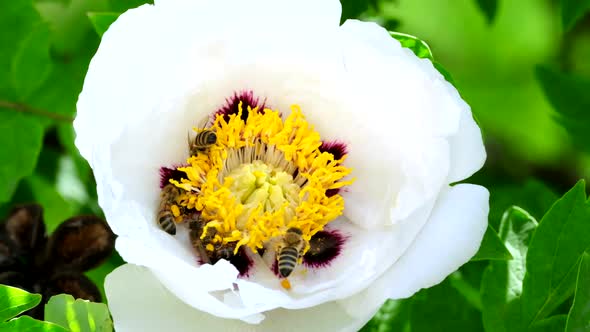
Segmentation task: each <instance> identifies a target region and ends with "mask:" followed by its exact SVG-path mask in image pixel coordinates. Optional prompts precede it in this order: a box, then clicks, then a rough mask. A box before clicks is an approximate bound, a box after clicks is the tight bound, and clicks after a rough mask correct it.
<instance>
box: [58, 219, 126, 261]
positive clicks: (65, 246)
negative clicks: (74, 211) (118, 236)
mask: <svg viewBox="0 0 590 332" xmlns="http://www.w3.org/2000/svg"><path fill="white" fill-rule="evenodd" d="M114 245H115V235H114V234H113V232H112V231H111V229H110V228H109V226H108V225H107V223H106V222H105V221H104V220H102V219H100V218H98V217H95V216H77V217H73V218H70V219H68V220H66V221H64V222H63V223H62V224H61V225H59V227H57V229H56V230H55V232H53V234H52V235H51V237H50V239H49V244H48V249H47V255H48V256H47V257H48V262H47V264H48V265H53V268H54V270H55V271H58V270H60V269H62V268H66V269H71V270H80V271H86V270H89V269H91V268H93V267H96V266H98V265H99V264H101V263H102V262H103V261H104V260H105V259H106V258H107V257H109V256H110V255H111V253H112V252H113V248H114Z"/></svg>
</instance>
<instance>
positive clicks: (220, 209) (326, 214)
mask: <svg viewBox="0 0 590 332" xmlns="http://www.w3.org/2000/svg"><path fill="white" fill-rule="evenodd" d="M245 113H247V116H243V112H242V104H241V103H240V105H239V111H238V113H237V114H231V115H229V116H228V115H225V116H224V115H219V114H218V115H217V116H216V118H215V120H214V122H213V124H212V125H211V126H210V127H207V128H202V129H195V131H196V132H197V138H196V140H197V141H198V140H199V135H200V134H201V133H211V132H213V133H215V135H216V138H217V139H216V142H215V144H213V145H210V146H206V147H202V148H201V147H198V148H196V149H191V151H196V152H191V153H193V155H191V156H190V157H189V158H188V160H187V163H188V166H186V167H179V168H178V169H177V170H178V171H181V172H183V173H184V174H185V177H183V178H182V179H180V181H177V180H174V179H171V180H170V182H171V183H173V184H174V185H176V186H177V187H179V188H182V189H183V191H182V194H181V196H180V198H179V200H178V204H179V206H181V207H182V209H183V210H185V211H190V210H196V211H198V212H199V213H200V218H199V223H201V224H202V225H201V226H202V233H201V236H200V239H201V240H202V241H203V244H204V247H205V248H206V249H207V250H208V251H214V250H216V248H220V247H225V248H231V250H232V251H233V253H234V254H236V253H237V252H238V249H239V248H240V247H247V248H250V249H251V250H253V251H255V252H256V251H259V250H260V249H263V248H265V249H266V248H267V246H268V245H270V244H276V243H277V242H280V240H281V239H282V238H283V237H284V236H285V234H286V232H287V230H288V229H291V228H296V229H299V230H301V238H302V240H303V241H304V246H303V249H302V252H301V253H300V254H301V255H303V254H304V253H305V252H307V250H309V243H310V242H309V241H310V239H311V237H312V236H313V235H314V234H316V233H317V232H320V231H322V230H323V229H324V226H325V225H326V224H328V223H329V222H330V221H332V220H334V219H335V218H336V217H338V216H339V215H341V214H342V212H343V210H344V199H343V198H342V196H341V195H338V194H333V193H334V192H335V191H337V190H338V189H340V188H342V187H343V186H346V185H348V184H351V183H352V182H353V180H344V178H345V177H346V176H348V175H349V174H350V172H351V170H350V169H349V168H346V167H345V166H343V165H342V163H343V162H344V160H345V159H346V154H344V155H342V156H338V157H339V159H336V158H335V156H334V154H332V153H330V152H326V151H321V149H320V147H321V146H322V141H321V139H320V135H319V133H318V132H316V131H315V130H314V129H313V127H312V126H311V125H309V123H308V122H307V121H306V119H305V117H304V116H303V114H302V112H301V110H300V108H299V106H297V105H294V106H292V107H291V114H290V115H289V116H288V117H287V118H286V119H284V120H283V118H282V116H281V114H280V113H279V112H278V111H275V110H270V109H264V110H262V111H259V110H258V108H253V109H252V108H250V107H248V109H247V112H245ZM327 192H328V194H327ZM275 249H276V248H275Z"/></svg>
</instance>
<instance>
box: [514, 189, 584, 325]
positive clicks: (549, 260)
mask: <svg viewBox="0 0 590 332" xmlns="http://www.w3.org/2000/svg"><path fill="white" fill-rule="evenodd" d="M589 220H590V204H589V203H588V202H587V201H586V192H585V183H584V181H583V180H582V181H579V182H578V183H577V184H576V185H575V186H574V188H573V189H571V190H570V191H569V192H567V193H566V194H565V195H564V196H563V197H562V198H561V199H559V200H558V201H557V202H556V203H555V204H554V205H553V206H552V207H551V209H550V210H549V212H547V214H545V216H544V217H543V219H542V220H541V222H540V223H539V227H538V228H537V230H536V231H535V234H534V236H533V238H532V240H531V243H530V246H529V250H528V254H527V262H526V275H525V279H524V285H523V293H522V321H523V323H524V325H525V326H531V325H533V324H534V323H536V322H538V321H540V320H543V319H544V318H546V317H548V316H549V315H550V314H551V313H552V312H553V310H554V309H555V308H557V307H558V306H559V305H560V304H561V303H563V302H564V301H565V300H566V299H568V298H569V297H570V296H571V295H572V294H573V293H574V289H575V286H576V276H577V272H578V264H579V262H580V259H581V257H582V255H583V254H584V252H585V251H587V250H589V249H590V222H588V221H589Z"/></svg>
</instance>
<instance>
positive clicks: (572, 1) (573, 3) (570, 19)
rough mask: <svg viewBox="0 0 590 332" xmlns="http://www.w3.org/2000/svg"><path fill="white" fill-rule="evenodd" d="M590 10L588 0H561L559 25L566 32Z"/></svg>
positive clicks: (589, 0)
mask: <svg viewBox="0 0 590 332" xmlns="http://www.w3.org/2000/svg"><path fill="white" fill-rule="evenodd" d="M589 10H590V0H561V23H562V24H563V28H564V30H566V31H568V30H570V29H571V28H573V27H574V25H576V23H577V22H578V21H579V20H580V19H581V18H582V17H583V16H584V14H586V12H588V11H589Z"/></svg>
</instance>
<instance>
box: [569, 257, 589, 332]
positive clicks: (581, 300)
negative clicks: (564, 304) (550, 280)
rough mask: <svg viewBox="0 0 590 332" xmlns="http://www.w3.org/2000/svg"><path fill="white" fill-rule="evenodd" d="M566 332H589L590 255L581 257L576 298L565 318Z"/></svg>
mask: <svg viewBox="0 0 590 332" xmlns="http://www.w3.org/2000/svg"><path fill="white" fill-rule="evenodd" d="M565 331H566V332H578V331H590V253H588V252H586V253H584V254H583V255H582V259H581V262H580V268H579V270H578V280H577V286H576V296H575V298H574V304H573V305H572V308H571V310H570V312H569V315H568V317H567V325H566V329H565Z"/></svg>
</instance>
